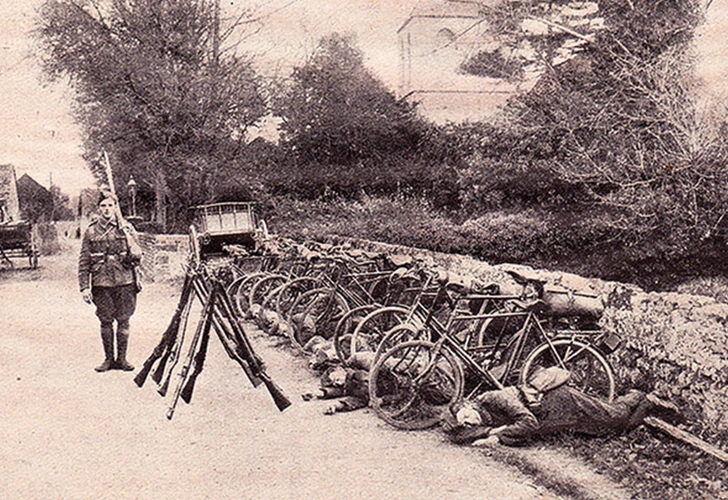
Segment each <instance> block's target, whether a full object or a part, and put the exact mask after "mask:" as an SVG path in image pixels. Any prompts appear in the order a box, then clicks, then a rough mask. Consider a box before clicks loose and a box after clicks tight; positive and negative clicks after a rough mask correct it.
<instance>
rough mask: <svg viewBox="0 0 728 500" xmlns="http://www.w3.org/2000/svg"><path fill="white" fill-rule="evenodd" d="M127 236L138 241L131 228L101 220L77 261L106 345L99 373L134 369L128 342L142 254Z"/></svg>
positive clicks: (85, 238)
mask: <svg viewBox="0 0 728 500" xmlns="http://www.w3.org/2000/svg"><path fill="white" fill-rule="evenodd" d="M125 232H126V233H128V234H129V235H130V236H131V237H132V238H134V240H135V241H136V233H135V232H134V229H133V228H132V227H131V226H128V227H126V226H125V227H124V228H120V227H119V225H118V224H117V222H116V219H111V220H106V219H104V218H103V217H100V218H99V219H98V220H95V221H93V222H92V223H91V224H90V225H89V227H88V229H87V230H86V232H85V233H84V236H83V242H82V244H81V254H80V257H79V261H78V285H79V288H80V289H81V292H82V293H83V292H85V291H86V290H88V289H89V287H90V288H91V293H92V295H93V303H94V304H95V305H96V316H97V317H98V318H99V321H100V322H101V342H102V344H103V346H104V354H105V360H104V363H103V364H102V365H101V366H99V367H97V368H96V370H97V371H106V370H109V369H112V368H119V369H121V370H126V371H130V370H133V369H134V367H133V366H131V365H130V364H129V363H128V361H127V360H126V351H127V346H128V342H129V318H131V316H132V314H134V310H135V309H136V295H137V292H138V289H137V281H136V277H135V274H134V273H135V270H134V267H135V266H136V265H137V264H138V263H139V260H140V259H141V253H140V252H139V250H138V246H137V245H135V246H134V247H135V248H137V250H136V253H138V255H136V254H135V251H132V249H131V248H130V246H129V244H128V242H127V239H126V238H127V236H126V234H125ZM114 320H116V347H117V353H116V357H114Z"/></svg>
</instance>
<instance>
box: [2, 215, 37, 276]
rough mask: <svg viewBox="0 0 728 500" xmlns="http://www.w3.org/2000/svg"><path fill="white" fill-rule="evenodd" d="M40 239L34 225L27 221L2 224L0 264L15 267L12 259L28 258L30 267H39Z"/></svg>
mask: <svg viewBox="0 0 728 500" xmlns="http://www.w3.org/2000/svg"><path fill="white" fill-rule="evenodd" d="M39 255H40V250H39V248H38V238H37V235H36V230H35V227H34V226H33V224H31V223H30V222H26V221H17V222H8V223H4V224H0V264H7V265H9V266H10V267H14V266H13V261H12V260H10V259H11V258H16V257H18V258H24V257H27V258H28V262H29V264H30V267H31V268H33V269H35V268H37V267H38V256H39Z"/></svg>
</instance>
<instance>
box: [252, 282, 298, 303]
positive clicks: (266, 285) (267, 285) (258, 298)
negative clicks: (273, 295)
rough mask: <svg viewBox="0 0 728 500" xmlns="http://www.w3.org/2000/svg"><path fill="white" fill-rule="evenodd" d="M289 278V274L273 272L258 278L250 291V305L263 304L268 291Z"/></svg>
mask: <svg viewBox="0 0 728 500" xmlns="http://www.w3.org/2000/svg"><path fill="white" fill-rule="evenodd" d="M288 280H289V278H288V276H284V275H282V274H271V275H268V276H266V277H265V278H263V279H261V280H258V282H257V283H255V284H254V285H253V286H252V287H251V288H250V291H249V292H248V307H253V305H254V304H259V305H263V302H264V300H265V298H266V296H267V295H268V293H270V291H271V290H273V289H274V288H277V287H278V286H280V285H282V284H283V283H285V282H287V281H288Z"/></svg>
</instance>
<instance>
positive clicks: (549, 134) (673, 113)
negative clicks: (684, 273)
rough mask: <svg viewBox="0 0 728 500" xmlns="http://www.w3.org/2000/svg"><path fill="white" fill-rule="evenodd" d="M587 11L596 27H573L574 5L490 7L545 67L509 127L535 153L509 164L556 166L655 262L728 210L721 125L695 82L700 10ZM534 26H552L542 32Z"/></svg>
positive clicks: (675, 0)
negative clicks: (567, 12)
mask: <svg viewBox="0 0 728 500" xmlns="http://www.w3.org/2000/svg"><path fill="white" fill-rule="evenodd" d="M583 4H584V5H586V4H588V5H590V7H589V9H590V14H589V21H588V22H580V23H578V25H577V24H575V25H573V26H570V25H568V22H567V21H565V19H567V16H565V15H564V11H565V9H567V8H570V5H571V4H569V3H568V2H563V1H556V2H501V3H500V4H498V5H496V6H495V7H493V8H491V9H485V8H484V10H483V13H484V16H486V17H488V16H492V17H489V19H491V20H492V21H493V26H495V27H497V26H502V27H503V30H502V33H503V37H504V39H508V40H510V46H519V47H522V46H523V44H526V43H528V44H529V46H530V47H531V49H533V53H535V54H536V57H531V58H530V59H526V58H522V60H521V62H522V64H523V65H524V67H525V66H527V65H529V64H531V65H532V64H536V63H537V64H539V65H540V71H539V72H537V73H539V74H540V75H541V76H540V78H539V81H538V83H537V84H536V85H535V86H533V88H532V89H531V90H530V91H529V92H527V93H525V94H523V95H520V96H518V97H516V98H515V99H513V100H512V101H511V102H510V103H509V106H508V107H507V109H506V117H507V120H504V121H503V123H508V126H507V127H506V128H508V135H509V136H511V137H513V136H515V137H520V138H521V141H520V142H521V143H522V144H523V145H524V146H527V145H530V147H518V148H515V149H513V150H511V151H510V152H509V155H508V156H507V157H505V158H508V159H509V161H512V162H515V163H518V164H520V165H522V166H524V167H525V168H527V166H528V165H532V164H534V163H537V164H539V165H540V166H542V165H543V164H544V162H546V163H547V164H548V165H549V169H550V170H551V172H552V173H553V174H554V175H555V176H556V177H557V178H558V179H559V180H560V181H562V182H567V183H569V184H571V185H572V186H574V188H575V190H577V191H578V192H579V193H580V194H584V193H587V197H586V200H585V199H584V198H582V199H581V200H580V202H582V203H591V204H593V205H595V206H598V207H600V208H601V209H602V210H603V211H604V213H606V214H607V217H606V218H605V219H604V220H607V221H608V225H609V226H610V227H611V229H613V230H615V231H616V232H617V233H618V234H619V235H620V236H619V239H620V241H621V242H622V243H623V244H625V245H640V248H641V250H642V251H645V256H648V255H650V256H652V257H658V258H660V257H674V256H676V255H680V254H683V255H684V254H685V252H688V251H691V249H693V250H694V249H695V248H696V243H697V242H698V241H699V236H700V235H701V234H703V233H704V232H705V231H706V229H708V227H710V226H711V225H712V224H713V223H714V222H715V220H716V219H717V217H718V215H719V214H720V213H721V212H723V211H725V210H726V207H728V194H726V189H725V187H726V185H727V184H728V174H727V173H726V172H725V168H724V165H725V161H726V159H728V152H727V151H726V147H725V142H724V141H723V139H722V138H721V136H720V131H719V128H718V124H719V122H720V117H719V116H716V115H715V114H712V113H711V112H710V110H708V109H706V108H704V107H703V106H702V105H701V101H700V99H699V82H698V81H697V79H696V77H695V73H694V61H695V58H694V54H693V53H692V45H691V43H692V41H693V39H694V36H695V31H696V29H697V27H698V26H699V25H700V23H701V22H702V20H703V10H702V9H703V7H702V6H701V2H700V1H699V0H668V1H664V2H653V1H650V0H600V1H596V2H584V3H583ZM506 14H507V15H506ZM551 14H553V16H551V17H549V16H550V15H551ZM557 19H558V20H559V21H558V22H557V21H556V20H557ZM506 21H507V22H506ZM582 21H583V19H582ZM533 23H540V24H541V25H543V26H546V27H548V28H549V29H548V30H544V31H543V32H541V34H539V35H536V34H534V31H533V30H532V29H530V28H529V27H531V28H532V27H533V26H534V24H533ZM526 28H529V29H530V31H529V29H526ZM577 41H578V43H576V42H577ZM567 48H570V49H569V50H566V49H567ZM534 61H536V62H534ZM648 247H649V248H648Z"/></svg>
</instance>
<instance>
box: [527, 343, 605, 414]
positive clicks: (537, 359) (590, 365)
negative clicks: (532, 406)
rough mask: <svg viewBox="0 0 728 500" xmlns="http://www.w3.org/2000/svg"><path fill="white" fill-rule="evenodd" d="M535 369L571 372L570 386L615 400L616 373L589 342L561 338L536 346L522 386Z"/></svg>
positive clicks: (528, 361)
mask: <svg viewBox="0 0 728 500" xmlns="http://www.w3.org/2000/svg"><path fill="white" fill-rule="evenodd" d="M536 366H541V367H543V368H548V367H550V366H560V367H561V368H564V369H566V370H569V371H570V372H571V377H570V378H569V382H568V384H569V385H571V386H572V387H575V388H577V389H579V390H580V391H582V392H584V393H586V394H589V395H590V396H594V397H597V398H599V399H602V400H605V401H607V402H610V403H611V402H612V401H613V400H614V393H615V382H614V370H612V366H611V365H610V364H609V361H607V359H606V358H605V357H604V355H603V354H602V353H601V352H600V351H599V350H598V349H597V348H596V347H594V346H592V345H590V344H588V343H587V342H584V341H581V340H578V339H571V338H562V339H559V338H557V339H554V340H552V341H551V342H550V343H549V342H544V343H543V344H541V345H539V346H537V347H536V348H535V349H534V350H533V351H531V352H530V353H529V355H528V356H527V357H526V361H525V362H524V363H523V368H522V369H521V375H520V383H521V384H523V383H525V382H526V381H527V380H528V379H529V377H530V376H531V375H532V374H533V371H534V369H535V367H536Z"/></svg>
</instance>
